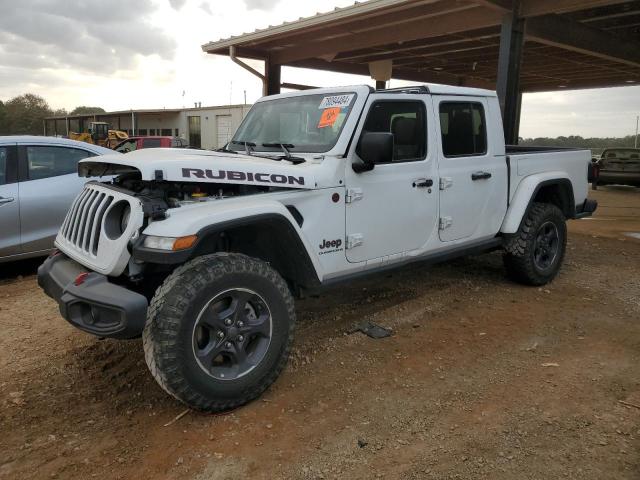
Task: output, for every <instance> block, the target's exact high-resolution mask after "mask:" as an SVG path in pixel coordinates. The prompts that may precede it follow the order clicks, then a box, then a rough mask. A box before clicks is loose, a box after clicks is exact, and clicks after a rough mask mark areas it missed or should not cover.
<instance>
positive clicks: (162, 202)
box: [103, 172, 273, 220]
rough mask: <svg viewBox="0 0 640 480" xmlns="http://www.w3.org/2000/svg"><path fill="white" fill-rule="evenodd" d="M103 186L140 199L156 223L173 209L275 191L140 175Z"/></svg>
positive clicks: (252, 186)
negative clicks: (162, 179)
mask: <svg viewBox="0 0 640 480" xmlns="http://www.w3.org/2000/svg"><path fill="white" fill-rule="evenodd" d="M103 185H107V186H112V187H114V188H116V189H119V190H124V191H126V192H127V193H129V194H130V195H132V196H134V197H137V198H139V199H140V200H141V201H142V203H143V208H144V211H145V216H148V217H151V218H153V219H154V220H160V219H162V218H163V217H164V212H165V211H166V210H167V209H170V208H179V207H181V206H185V205H190V204H195V203H201V202H209V201H213V200H222V199H225V198H231V197H238V196H245V195H254V194H258V193H265V192H268V191H270V190H273V187H268V186H255V185H236V184H228V183H220V184H216V183H194V182H185V183H182V182H166V181H151V182H150V181H146V180H141V178H140V174H139V173H137V172H135V173H134V172H131V173H126V174H123V175H119V176H117V177H116V178H115V179H114V180H113V181H112V182H110V183H106V184H103Z"/></svg>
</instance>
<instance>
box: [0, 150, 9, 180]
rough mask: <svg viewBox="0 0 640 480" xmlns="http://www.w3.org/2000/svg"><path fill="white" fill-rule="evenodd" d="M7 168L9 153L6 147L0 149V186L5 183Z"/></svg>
mask: <svg viewBox="0 0 640 480" xmlns="http://www.w3.org/2000/svg"><path fill="white" fill-rule="evenodd" d="M8 168H9V151H8V150H7V147H0V185H4V184H6V183H7V177H8V175H7V173H8V172H7V169H8Z"/></svg>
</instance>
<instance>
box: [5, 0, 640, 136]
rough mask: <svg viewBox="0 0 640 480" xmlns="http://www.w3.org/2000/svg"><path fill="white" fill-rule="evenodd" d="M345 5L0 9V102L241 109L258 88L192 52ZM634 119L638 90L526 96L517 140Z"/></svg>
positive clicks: (329, 79) (206, 3) (344, 1)
mask: <svg viewBox="0 0 640 480" xmlns="http://www.w3.org/2000/svg"><path fill="white" fill-rule="evenodd" d="M351 3H353V2H352V0H329V2H317V1H313V0H227V1H222V0H136V1H135V2H131V1H130V0H109V1H107V0H64V1H62V0H19V1H16V0H0V12H2V14H1V15H0V100H7V99H9V98H11V97H13V96H15V95H19V94H21V93H25V92H34V93H37V94H40V95H42V96H43V97H45V98H46V99H47V101H48V102H49V104H50V105H51V106H52V107H54V108H67V109H72V108H74V107H76V106H78V105H98V106H102V107H103V108H105V109H107V110H121V109H130V108H162V107H167V108H171V107H181V106H191V105H193V102H202V104H203V105H219V104H227V103H229V102H231V103H242V102H243V101H244V95H245V92H246V98H247V101H248V102H252V101H254V100H255V99H256V98H258V97H259V96H260V94H261V86H260V84H259V81H258V80H257V79H256V78H255V77H253V76H252V75H251V74H250V73H248V72H246V71H245V70H243V69H242V68H240V67H239V66H237V65H235V64H233V63H232V62H231V61H230V60H229V59H228V58H227V57H216V56H212V55H206V54H204V53H203V52H202V51H201V49H200V46H201V45H202V44H203V43H206V42H207V41H210V40H217V39H220V38H226V37H229V36H231V35H237V34H239V33H242V32H249V31H252V30H254V29H255V28H264V27H266V26H268V25H276V24H279V23H281V22H282V21H285V20H294V19H296V18H298V17H300V16H308V15H313V14H314V13H316V11H317V9H318V8H321V9H322V11H327V10H329V9H331V8H333V7H336V6H346V5H349V4H351ZM318 5H321V7H318ZM258 65H259V64H257V63H256V67H258ZM283 81H288V82H292V83H303V84H304V83H306V84H313V85H324V86H329V85H348V84H354V83H370V84H372V83H373V82H372V81H371V80H370V79H368V78H366V77H359V76H355V75H343V74H334V73H329V72H315V71H309V70H303V69H293V68H284V69H283ZM392 85H393V82H392ZM183 92H184V96H183ZM638 114H640V86H636V87H625V88H617V89H605V90H598V91H596V90H584V91H578V92H559V93H540V94H531V95H525V98H524V104H523V112H522V122H521V135H522V136H526V137H531V136H557V135H583V136H623V135H629V134H631V133H633V131H634V130H635V118H636V115H638Z"/></svg>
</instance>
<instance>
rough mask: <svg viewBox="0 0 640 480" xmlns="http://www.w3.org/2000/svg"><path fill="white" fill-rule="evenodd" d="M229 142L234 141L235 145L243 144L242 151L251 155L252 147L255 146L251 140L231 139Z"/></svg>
mask: <svg viewBox="0 0 640 480" xmlns="http://www.w3.org/2000/svg"><path fill="white" fill-rule="evenodd" d="M229 143H235V144H236V145H244V151H245V153H246V154H247V155H251V152H252V151H253V147H255V146H256V144H255V143H253V142H245V141H244V140H231V142H229Z"/></svg>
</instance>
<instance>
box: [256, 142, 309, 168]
mask: <svg viewBox="0 0 640 480" xmlns="http://www.w3.org/2000/svg"><path fill="white" fill-rule="evenodd" d="M262 146H263V147H267V148H275V147H280V148H281V149H282V151H283V152H284V158H285V159H286V160H289V161H290V162H291V163H293V164H298V163H303V162H304V161H305V159H304V158H300V157H294V156H292V155H291V152H290V151H289V149H290V148H296V146H295V145H293V144H291V143H263V144H262Z"/></svg>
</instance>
